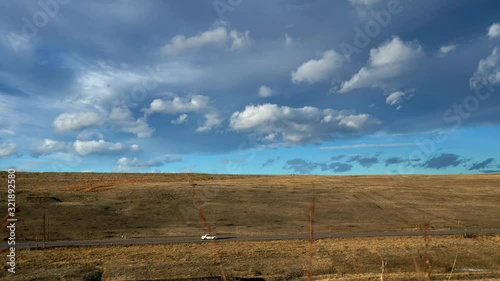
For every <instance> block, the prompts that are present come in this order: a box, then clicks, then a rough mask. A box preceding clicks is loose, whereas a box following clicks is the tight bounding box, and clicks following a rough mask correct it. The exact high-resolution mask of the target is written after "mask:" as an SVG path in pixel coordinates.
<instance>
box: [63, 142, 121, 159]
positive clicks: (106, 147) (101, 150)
mask: <svg viewBox="0 0 500 281" xmlns="http://www.w3.org/2000/svg"><path fill="white" fill-rule="evenodd" d="M73 148H74V149H75V151H76V153H78V154H79V155H81V156H85V155H89V154H110V153H121V152H125V151H126V150H127V149H129V148H128V147H127V146H126V145H124V144H122V143H119V142H118V143H111V142H107V141H104V140H98V141H95V140H92V141H80V140H76V141H75V142H74V143H73Z"/></svg>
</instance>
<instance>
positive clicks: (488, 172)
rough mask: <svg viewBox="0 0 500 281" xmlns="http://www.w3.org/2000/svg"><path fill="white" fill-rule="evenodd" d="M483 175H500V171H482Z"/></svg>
mask: <svg viewBox="0 0 500 281" xmlns="http://www.w3.org/2000/svg"><path fill="white" fill-rule="evenodd" d="M481 173H483V174H500V170H482V171H481Z"/></svg>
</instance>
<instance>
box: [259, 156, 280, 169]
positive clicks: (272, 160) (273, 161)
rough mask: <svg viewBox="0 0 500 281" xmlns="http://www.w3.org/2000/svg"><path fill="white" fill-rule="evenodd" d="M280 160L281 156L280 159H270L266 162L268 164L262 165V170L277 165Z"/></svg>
mask: <svg viewBox="0 0 500 281" xmlns="http://www.w3.org/2000/svg"><path fill="white" fill-rule="evenodd" d="M279 160H280V157H279V156H278V157H276V158H268V159H267V160H266V162H264V163H262V168H264V167H267V166H270V165H272V164H274V163H276V162H277V161H279Z"/></svg>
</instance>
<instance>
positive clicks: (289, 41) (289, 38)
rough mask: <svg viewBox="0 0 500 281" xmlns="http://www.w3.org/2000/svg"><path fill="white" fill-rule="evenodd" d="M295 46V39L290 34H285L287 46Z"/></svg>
mask: <svg viewBox="0 0 500 281" xmlns="http://www.w3.org/2000/svg"><path fill="white" fill-rule="evenodd" d="M292 44H293V39H292V37H290V36H289V35H288V34H285V46H291V45H292Z"/></svg>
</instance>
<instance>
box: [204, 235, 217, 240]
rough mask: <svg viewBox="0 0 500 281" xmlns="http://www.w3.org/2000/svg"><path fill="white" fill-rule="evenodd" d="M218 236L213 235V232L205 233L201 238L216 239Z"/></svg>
mask: <svg viewBox="0 0 500 281" xmlns="http://www.w3.org/2000/svg"><path fill="white" fill-rule="evenodd" d="M216 239H217V236H215V235H212V234H205V235H203V236H201V240H216Z"/></svg>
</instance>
